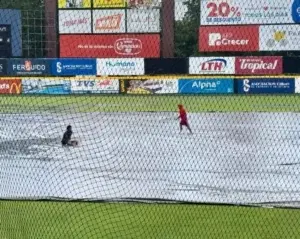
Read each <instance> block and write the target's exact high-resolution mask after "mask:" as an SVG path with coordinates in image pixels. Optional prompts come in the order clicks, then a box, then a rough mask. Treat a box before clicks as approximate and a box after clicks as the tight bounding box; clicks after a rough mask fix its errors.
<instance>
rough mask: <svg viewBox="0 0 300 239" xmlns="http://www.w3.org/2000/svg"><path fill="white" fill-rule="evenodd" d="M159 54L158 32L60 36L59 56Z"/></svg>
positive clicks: (154, 55) (142, 55)
mask: <svg viewBox="0 0 300 239" xmlns="http://www.w3.org/2000/svg"><path fill="white" fill-rule="evenodd" d="M159 56H160V35H159V34H142V35H134V34H124V35H121V34H118V35H94V36H90V35H61V36H60V57H87V58H127V57H135V58H136V57H144V58H146V57H149V58H155V57H159Z"/></svg>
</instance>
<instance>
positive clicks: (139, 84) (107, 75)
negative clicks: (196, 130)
mask: <svg viewBox="0 0 300 239" xmlns="http://www.w3.org/2000/svg"><path fill="white" fill-rule="evenodd" d="M298 65H300V58H298V57H278V56H268V57H190V58H169V59H154V58H152V59H149V58H121V59H116V58H102V59H92V58H91V59H84V58H83V59H79V58H76V59H75V58H74V59H72V58H65V59H62V58H59V59H21V58H16V59H0V94H46V95H62V94H63V95H65V94H292V93H299V92H300V76H299V74H300V70H299V67H297V66H298ZM297 74H298V75H297Z"/></svg>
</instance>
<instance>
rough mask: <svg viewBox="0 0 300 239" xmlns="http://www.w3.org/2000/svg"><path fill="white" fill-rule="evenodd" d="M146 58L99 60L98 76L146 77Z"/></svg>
mask: <svg viewBox="0 0 300 239" xmlns="http://www.w3.org/2000/svg"><path fill="white" fill-rule="evenodd" d="M144 74H145V63H144V58H105V59H97V75H99V76H109V75H111V76H113V75H119V76H121V75H125V76H128V75H144Z"/></svg>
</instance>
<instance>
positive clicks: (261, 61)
mask: <svg viewBox="0 0 300 239" xmlns="http://www.w3.org/2000/svg"><path fill="white" fill-rule="evenodd" d="M235 72H236V74H239V75H248V74H255V75H263V74H270V75H278V74H282V73H283V69H282V57H280V56H264V57H255V56H253V57H252V56H251V57H236V59H235Z"/></svg>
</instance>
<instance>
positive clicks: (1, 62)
mask: <svg viewBox="0 0 300 239" xmlns="http://www.w3.org/2000/svg"><path fill="white" fill-rule="evenodd" d="M4 75H7V61H6V60H5V59H0V76H4Z"/></svg>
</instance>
